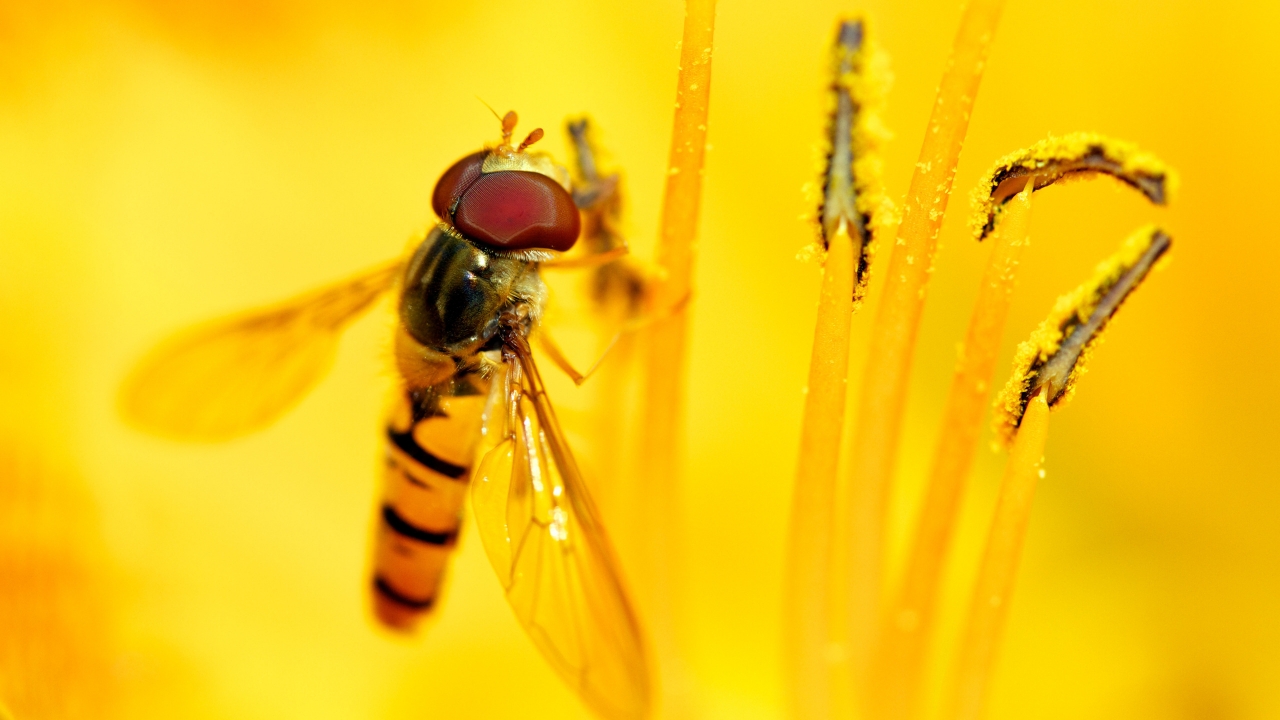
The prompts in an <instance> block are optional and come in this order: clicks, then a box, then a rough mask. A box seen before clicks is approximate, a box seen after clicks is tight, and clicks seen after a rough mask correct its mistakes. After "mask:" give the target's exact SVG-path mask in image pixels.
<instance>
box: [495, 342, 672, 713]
mask: <svg viewBox="0 0 1280 720" xmlns="http://www.w3.org/2000/svg"><path fill="white" fill-rule="evenodd" d="M508 352H510V353H512V354H513V355H514V357H511V359H510V360H509V361H508V363H507V370H506V376H505V378H500V379H499V380H497V381H495V382H494V384H493V387H494V388H495V389H494V393H493V397H492V402H491V403H490V410H491V413H492V414H493V415H497V416H498V417H497V420H498V422H494V423H492V424H491V425H490V426H489V429H488V430H487V431H486V432H487V433H489V434H490V437H489V438H486V440H487V441H488V443H489V444H490V445H492V449H490V450H489V451H488V453H486V454H485V456H484V459H483V460H482V461H481V463H480V465H479V467H478V468H477V470H476V474H475V477H474V479H473V481H472V491H471V497H472V505H473V507H474V508H475V513H476V524H477V526H478V527H479V531H480V536H481V539H482V540H483V542H484V547H485V551H486V552H487V553H488V555H489V560H490V562H491V563H492V564H493V568H494V570H495V571H496V572H497V573H498V578H499V580H501V582H502V586H503V588H504V589H505V590H506V594H507V600H508V601H509V602H510V603H511V609H512V610H513V611H515V614H516V617H517V618H518V619H519V620H520V622H521V624H522V625H524V628H525V630H526V631H527V632H528V633H529V636H530V638H532V640H533V642H534V644H535V645H537V646H538V649H539V650H541V651H542V654H543V655H544V656H545V657H546V659H547V661H548V662H550V663H551V665H552V666H553V667H555V669H556V671H557V672H559V673H560V675H561V676H562V677H564V679H565V680H567V681H568V682H569V683H570V684H571V685H572V686H573V687H574V689H575V690H577V691H578V693H579V695H581V696H582V698H583V700H584V701H585V702H586V703H587V705H588V706H590V707H591V709H592V710H594V711H595V712H596V713H598V714H599V715H601V716H603V717H606V718H610V719H614V718H643V717H645V716H647V714H648V711H649V689H650V688H649V674H648V661H647V659H646V656H645V650H644V642H643V639H642V636H641V632H640V626H639V623H638V622H637V620H636V615H635V612H634V611H633V610H632V607H631V603H630V601H629V600H628V599H627V595H626V592H625V591H624V590H623V584H622V578H621V575H620V573H619V569H618V563H617V560H616V559H615V557H614V554H613V550H612V548H611V547H610V546H609V541H608V539H607V538H606V537H605V533H604V528H603V527H601V525H600V518H599V514H598V513H597V511H596V508H595V505H594V503H593V502H592V500H591V496H590V495H589V494H588V493H587V488H586V485H585V484H584V482H583V479H582V476H581V474H580V473H579V471H578V468H577V465H576V464H575V462H574V459H573V456H572V454H571V453H570V452H569V448H568V446H567V445H566V444H565V441H564V436H563V434H562V433H561V431H560V427H559V425H558V424H557V422H556V419H555V415H554V413H553V411H552V409H551V405H550V403H549V402H548V401H547V397H546V394H545V391H544V389H543V386H542V380H541V378H540V377H539V376H538V372H537V368H536V367H535V366H534V365H533V362H532V358H531V357H530V356H529V350H528V346H527V345H524V344H523V341H520V347H518V348H508Z"/></svg>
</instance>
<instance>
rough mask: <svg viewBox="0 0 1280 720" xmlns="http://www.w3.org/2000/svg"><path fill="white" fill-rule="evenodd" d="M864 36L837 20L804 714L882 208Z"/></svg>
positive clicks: (800, 647) (810, 409) (802, 485)
mask: <svg viewBox="0 0 1280 720" xmlns="http://www.w3.org/2000/svg"><path fill="white" fill-rule="evenodd" d="M864 41H865V26H864V21H863V20H862V19H851V20H846V21H844V22H841V23H840V24H839V25H837V28H836V41H835V47H834V51H833V53H832V55H833V63H832V79H831V97H832V102H833V104H834V110H833V112H832V115H831V121H830V123H829V125H828V133H829V135H830V137H829V138H828V142H829V151H828V153H827V167H826V171H825V175H824V177H825V183H824V185H825V187H824V193H823V195H824V197H823V202H822V206H821V213H822V215H821V221H820V223H819V231H820V233H821V237H822V241H823V244H824V245H825V246H826V248H827V253H826V259H825V262H824V265H823V269H822V289H821V292H820V295H819V297H818V318H817V326H816V328H815V330H814V338H813V351H812V355H811V356H810V361H809V385H808V388H807V390H806V394H805V406H804V418H803V421H802V423H803V424H802V426H801V427H802V429H801V435H800V459H799V462H798V465H797V467H796V484H795V490H794V495H793V499H792V507H791V525H790V535H789V538H788V545H787V568H786V570H787V580H786V584H785V587H786V610H785V612H784V614H783V617H784V623H785V625H784V631H785V642H786V644H787V658H786V660H787V673H788V682H789V684H790V691H791V696H792V704H793V709H794V715H795V716H796V717H804V718H812V717H824V716H827V715H829V714H830V713H829V710H830V708H829V705H830V701H831V690H830V682H829V676H830V666H829V661H828V655H829V652H828V645H829V638H830V635H831V633H830V630H829V618H828V615H829V614H830V613H829V608H828V605H827V603H828V598H829V596H830V586H831V580H830V569H831V557H832V550H833V548H834V543H835V530H834V528H835V519H836V515H835V498H836V470H837V466H838V464H839V458H840V436H841V433H842V431H843V426H844V410H845V398H846V396H847V394H848V393H847V390H848V388H847V386H846V382H847V376H848V368H849V326H850V320H851V318H852V315H853V311H854V308H855V306H856V303H857V301H858V300H859V299H860V297H861V294H862V290H863V289H864V288H865V286H866V277H867V272H866V269H867V266H868V263H869V262H870V247H871V242H870V240H871V224H872V220H871V212H872V210H873V209H878V204H879V200H878V199H875V198H879V197H880V196H881V195H882V194H881V191H880V190H879V172H878V171H879V167H878V166H876V167H874V168H871V167H869V164H868V163H864V162H863V158H862V156H861V154H860V153H862V152H866V151H869V150H870V149H871V146H872V143H871V142H870V141H869V140H868V137H869V136H870V133H868V132H867V131H866V128H865V121H864V120H862V119H861V118H862V117H863V115H864V113H862V112H860V110H861V109H862V108H863V106H864V104H865V98H866V97H867V95H868V94H869V93H867V92H866V90H865V88H866V87H867V83H866V81H865V80H864V79H863V78H862V73H863V71H864V70H865V68H866V65H867V63H866V51H865V43H864ZM877 162H878V158H877ZM873 170H874V172H873Z"/></svg>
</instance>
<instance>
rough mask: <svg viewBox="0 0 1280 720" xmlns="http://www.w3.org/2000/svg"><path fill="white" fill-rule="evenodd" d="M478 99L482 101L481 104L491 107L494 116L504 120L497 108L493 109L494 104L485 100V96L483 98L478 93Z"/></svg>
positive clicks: (500, 120) (490, 110)
mask: <svg viewBox="0 0 1280 720" xmlns="http://www.w3.org/2000/svg"><path fill="white" fill-rule="evenodd" d="M476 100H478V101H479V102H480V104H481V105H483V106H485V107H487V108H489V112H491V113H493V116H494V117H496V118H498V122H502V116H501V115H499V114H498V111H497V110H494V109H493V106H492V105H490V104H489V103H487V102H485V101H484V98H482V97H480V96H479V95H477V96H476Z"/></svg>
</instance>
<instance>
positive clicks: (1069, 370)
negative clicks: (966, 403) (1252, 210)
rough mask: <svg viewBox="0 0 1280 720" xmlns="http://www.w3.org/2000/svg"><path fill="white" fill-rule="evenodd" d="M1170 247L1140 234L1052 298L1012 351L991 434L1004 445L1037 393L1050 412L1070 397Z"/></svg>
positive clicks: (1161, 238) (1160, 238) (1163, 238)
mask: <svg viewBox="0 0 1280 720" xmlns="http://www.w3.org/2000/svg"><path fill="white" fill-rule="evenodd" d="M1171 245H1172V240H1171V239H1170V238H1169V236H1168V235H1167V234H1165V232H1164V231H1163V230H1161V229H1160V228H1157V227H1155V226H1154V225H1151V226H1147V227H1145V228H1142V229H1141V230H1138V231H1137V232H1136V233H1134V234H1133V235H1131V236H1130V237H1129V239H1128V240H1126V241H1125V243H1124V245H1123V246H1122V247H1121V248H1120V250H1119V251H1118V252H1117V253H1116V254H1115V255H1113V256H1111V257H1110V258H1108V259H1107V260H1106V261H1104V262H1102V263H1101V264H1099V265H1098V267H1097V269H1096V270H1095V271H1094V275H1093V277H1092V278H1091V279H1090V280H1089V281H1088V282H1086V283H1084V284H1083V285H1081V286H1079V287H1077V288H1076V289H1075V290H1073V291H1071V292H1070V293H1068V294H1066V295H1063V296H1062V297H1060V298H1058V302H1057V303H1056V304H1055V305H1054V308H1053V312H1051V313H1050V314H1049V317H1048V318H1046V319H1045V321H1044V322H1043V323H1041V324H1040V326H1039V327H1038V328H1036V330H1035V332H1034V333H1032V334H1031V338H1030V339H1029V340H1027V341H1026V342H1024V343H1022V344H1021V345H1019V346H1018V351H1017V353H1016V355H1015V356H1014V361H1013V367H1014V369H1013V376H1012V377H1010V378H1009V382H1008V384H1006V385H1005V387H1004V390H1003V391H1002V392H1001V393H1000V396H999V398H997V400H996V430H997V434H998V435H1000V436H1001V437H1002V438H1003V439H1004V440H1005V441H1006V442H1008V441H1010V440H1012V439H1013V436H1014V434H1015V432H1016V431H1017V429H1018V426H1019V425H1020V424H1021V423H1022V415H1023V413H1025V412H1026V409H1027V403H1028V402H1029V401H1030V400H1031V398H1033V397H1035V395H1036V393H1038V392H1040V390H1041V389H1044V390H1045V391H1046V398H1047V400H1048V401H1049V406H1050V407H1057V406H1058V405H1060V404H1061V403H1063V402H1064V401H1066V400H1067V399H1069V398H1070V397H1071V395H1072V393H1073V392H1074V391H1075V383H1076V380H1077V379H1078V378H1079V377H1080V374H1081V373H1082V372H1084V361H1085V360H1086V359H1087V358H1088V355H1089V352H1090V350H1091V349H1092V348H1093V346H1094V345H1095V343H1097V341H1098V338H1099V336H1100V335H1101V334H1102V330H1103V329H1104V328H1105V327H1106V326H1107V323H1108V322H1109V321H1110V320H1111V318H1112V316H1114V315H1115V314H1116V311H1117V310H1119V309H1120V305H1121V304H1122V303H1124V301H1125V299H1126V298H1128V297H1129V294H1130V293H1132V292H1133V291H1134V290H1136V289H1137V287H1138V285H1140V284H1141V283H1142V281H1143V280H1145V279H1146V277H1147V275H1148V274H1150V272H1151V270H1152V268H1153V267H1155V265H1156V263H1157V261H1158V260H1160V258H1161V257H1162V256H1164V254H1165V253H1166V252H1167V251H1168V250H1169V247H1170V246H1171Z"/></svg>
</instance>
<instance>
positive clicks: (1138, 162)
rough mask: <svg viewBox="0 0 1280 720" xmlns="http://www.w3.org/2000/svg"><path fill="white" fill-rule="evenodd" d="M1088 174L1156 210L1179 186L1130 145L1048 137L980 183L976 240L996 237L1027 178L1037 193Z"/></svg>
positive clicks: (1094, 137)
mask: <svg viewBox="0 0 1280 720" xmlns="http://www.w3.org/2000/svg"><path fill="white" fill-rule="evenodd" d="M1086 174H1103V175H1110V176H1111V177H1114V178H1115V179H1117V180H1119V181H1120V182H1122V183H1124V184H1126V185H1129V186H1130V187H1132V188H1134V189H1136V190H1137V191H1138V192H1140V193H1142V194H1143V195H1144V196H1146V198H1147V199H1148V200H1150V201H1151V202H1153V203H1155V204H1156V205H1165V204H1167V203H1168V200H1169V196H1170V195H1171V194H1172V192H1173V189H1174V186H1175V185H1176V177H1175V175H1174V173H1173V171H1172V170H1170V169H1169V168H1168V166H1166V165H1165V164H1164V163H1163V162H1161V161H1160V160H1159V159H1158V158H1156V157H1155V156H1154V155H1151V154H1150V153H1146V152H1143V151H1142V150H1139V149H1138V147H1137V146H1136V145H1133V144H1131V143H1126V142H1122V141H1120V140H1114V139H1112V138H1108V137H1106V136H1104V135H1099V134H1097V133H1072V134H1070V135H1066V136H1064V137H1049V138H1046V139H1044V140H1041V141H1040V142H1038V143H1036V144H1035V145H1032V146H1031V147H1029V148H1026V149H1024V150H1019V151H1018V152H1015V153H1013V154H1011V155H1007V156H1005V157H1004V158H1001V159H1000V161H999V162H997V163H996V164H995V166H994V167H993V168H992V169H991V170H990V171H989V172H988V173H987V174H986V175H985V176H984V177H983V179H982V180H981V181H980V182H979V183H978V187H977V188H976V189H975V190H974V193H973V205H974V214H973V219H972V221H971V224H972V227H973V232H974V236H975V237H977V239H978V240H982V239H984V238H986V237H987V235H989V234H991V231H992V230H994V229H995V226H996V219H997V217H998V216H999V215H1000V211H1001V210H1002V209H1003V207H1004V205H1005V203H1007V202H1009V201H1010V200H1011V199H1013V196H1014V195H1017V194H1018V193H1019V192H1021V191H1022V188H1023V187H1025V186H1026V184H1027V179H1028V178H1032V179H1033V180H1034V182H1035V187H1034V188H1033V190H1040V189H1042V188H1046V187H1049V186H1050V185H1052V184H1054V183H1056V182H1058V181H1060V180H1062V179H1063V178H1067V177H1079V176H1082V175H1086Z"/></svg>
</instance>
